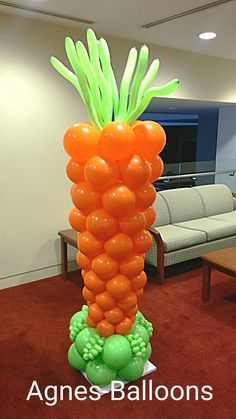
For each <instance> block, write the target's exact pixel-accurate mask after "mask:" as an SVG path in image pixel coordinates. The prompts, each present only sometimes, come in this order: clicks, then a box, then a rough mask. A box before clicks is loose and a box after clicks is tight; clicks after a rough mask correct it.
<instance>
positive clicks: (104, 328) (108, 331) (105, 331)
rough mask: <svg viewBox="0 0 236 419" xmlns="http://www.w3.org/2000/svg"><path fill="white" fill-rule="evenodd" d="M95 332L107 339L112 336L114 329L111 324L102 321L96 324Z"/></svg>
mask: <svg viewBox="0 0 236 419" xmlns="http://www.w3.org/2000/svg"><path fill="white" fill-rule="evenodd" d="M96 329H97V332H98V333H99V335H100V336H102V337H104V338H107V337H108V336H111V335H114V333H115V327H114V326H113V324H111V323H110V322H108V321H107V320H105V319H103V320H101V321H100V322H99V323H98V324H97V327H96Z"/></svg>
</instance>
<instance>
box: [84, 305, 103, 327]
mask: <svg viewBox="0 0 236 419" xmlns="http://www.w3.org/2000/svg"><path fill="white" fill-rule="evenodd" d="M88 315H89V317H90V319H92V320H93V321H94V323H98V322H100V321H101V320H102V319H103V318H104V314H103V311H102V310H101V309H100V307H99V306H98V305H97V304H96V303H93V304H90V305H89V308H88Z"/></svg>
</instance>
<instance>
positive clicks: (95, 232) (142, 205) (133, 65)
mask: <svg viewBox="0 0 236 419" xmlns="http://www.w3.org/2000/svg"><path fill="white" fill-rule="evenodd" d="M87 42H88V52H87V50H86V48H85V46H84V45H83V43H82V42H80V41H78V42H76V43H75V44H74V42H73V41H72V40H71V39H70V38H66V40H65V49H66V53H67V57H68V60H69V62H70V65H71V67H72V69H73V72H72V71H70V70H69V69H68V68H66V67H65V66H64V65H63V64H62V63H61V62H60V61H59V60H58V59H57V58H55V57H51V63H52V65H53V66H54V68H55V69H56V70H57V71H58V72H59V73H60V74H61V75H62V76H63V77H64V78H65V79H67V80H68V81H69V82H71V83H72V84H73V86H74V87H75V88H76V90H77V91H78V93H79V94H80V96H81V98H82V100H83V102H84V103H85V105H86V108H87V110H88V114H89V117H90V120H91V124H89V123H77V124H75V125H73V126H71V127H70V128H69V129H68V130H67V131H66V133H65V135H64V148H65V150H66V152H67V153H68V155H69V156H70V160H69V162H68V164H67V168H66V171H67V175H68V177H69V179H70V180H71V181H72V182H73V185H72V189H71V197H72V201H73V204H74V208H73V209H72V210H71V212H70V214H69V221H70V224H71V226H72V227H73V228H74V229H75V230H76V231H77V232H78V249H79V251H78V254H77V262H78V264H79V266H80V267H81V268H82V277H83V279H84V288H83V296H84V298H85V300H86V301H87V305H85V306H83V308H82V310H81V311H79V312H77V313H75V314H74V315H73V316H72V318H71V321H70V338H71V341H72V345H71V347H70V349H69V353H68V359H69V363H70V364H71V365H72V366H73V367H74V368H75V369H77V370H80V371H85V372H86V375H87V377H88V379H89V380H90V381H91V382H92V383H94V384H97V385H101V386H103V385H107V384H109V383H110V382H111V381H112V380H113V379H115V378H116V377H120V378H121V379H124V380H127V381H132V380H136V379H138V378H139V377H140V376H141V375H142V373H143V369H144V364H145V362H146V361H147V360H148V359H149V358H150V355H151V345H150V343H149V338H150V336H151V335H152V325H151V323H150V322H148V321H147V320H146V319H145V318H144V316H143V315H142V313H141V312H140V311H138V301H139V299H140V298H141V297H142V295H143V288H144V286H145V284H146V282H147V276H146V274H145V272H144V270H143V269H144V258H145V253H146V252H147V251H148V250H149V249H150V247H151V245H152V237H151V235H150V233H149V231H148V228H149V227H150V226H151V225H152V223H153V222H154V220H155V217H156V214H155V211H154V209H153V208H152V204H153V202H154V200H155V197H156V192H155V188H154V187H153V186H152V182H153V181H154V180H156V179H158V177H159V176H160V175H161V173H162V171H163V163H162V160H161V158H160V157H159V155H158V154H159V153H160V152H161V151H162V149H163V147H164V146H165V141H166V140H165V132H164V130H163V128H162V127H161V126H160V125H159V124H157V123H156V122H153V121H143V122H142V121H137V118H138V117H139V115H140V114H141V113H142V112H143V111H144V110H145V109H146V107H147V105H148V104H149V102H150V100H151V99H152V98H153V97H154V96H163V95H166V94H168V93H171V92H173V91H174V90H175V89H176V88H177V87H178V85H179V81H178V80H177V79H175V80H172V81H171V82H169V83H167V84H166V85H164V86H162V87H150V85H151V84H152V82H153V81H154V79H155V77H156V75H157V72H158V69H159V64H160V63H159V60H157V59H156V60H154V61H153V62H152V64H151V66H150V67H149V69H148V71H146V69H147V63H148V55H149V52H148V48H147V46H146V45H144V46H142V47H141V49H140V52H139V55H138V53H137V50H136V49H135V48H132V49H131V50H130V52H129V56H128V60H127V64H126V67H125V70H124V73H123V77H122V80H121V84H120V89H119V90H118V87H117V83H116V79H115V76H114V73H113V70H112V66H111V61H110V54H109V48H108V45H107V43H106V41H105V40H104V39H103V38H101V39H100V40H97V39H96V36H95V34H94V32H93V31H92V30H91V29H89V30H88V31H87Z"/></svg>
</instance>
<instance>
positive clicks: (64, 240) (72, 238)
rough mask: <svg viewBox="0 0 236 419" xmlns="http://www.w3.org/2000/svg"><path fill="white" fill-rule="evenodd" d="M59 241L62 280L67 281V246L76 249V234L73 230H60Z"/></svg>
mask: <svg viewBox="0 0 236 419" xmlns="http://www.w3.org/2000/svg"><path fill="white" fill-rule="evenodd" d="M58 235H59V236H60V239H61V269H62V277H63V279H64V280H66V279H68V278H67V274H68V260H67V245H68V244H70V245H71V246H73V247H76V248H78V247H77V233H76V231H75V230H73V229H69V230H62V231H59V232H58Z"/></svg>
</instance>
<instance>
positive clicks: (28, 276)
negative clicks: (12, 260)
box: [0, 261, 78, 290]
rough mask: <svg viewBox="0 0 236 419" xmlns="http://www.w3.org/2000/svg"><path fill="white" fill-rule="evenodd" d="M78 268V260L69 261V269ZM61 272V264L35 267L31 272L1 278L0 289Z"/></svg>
mask: <svg viewBox="0 0 236 419" xmlns="http://www.w3.org/2000/svg"><path fill="white" fill-rule="evenodd" d="M77 269H78V265H77V263H76V262H74V261H73V262H69V263H68V271H69V272H71V271H75V270H77ZM60 274H61V265H60V264H59V265H54V266H48V267H45V268H44V267H43V268H39V269H35V270H33V271H30V272H23V273H20V274H17V275H12V276H8V277H7V278H2V279H0V290H2V289H5V288H11V287H15V286H17V285H23V284H27V283H29V282H34V281H39V280H41V279H45V278H49V277H51V276H56V275H60Z"/></svg>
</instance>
